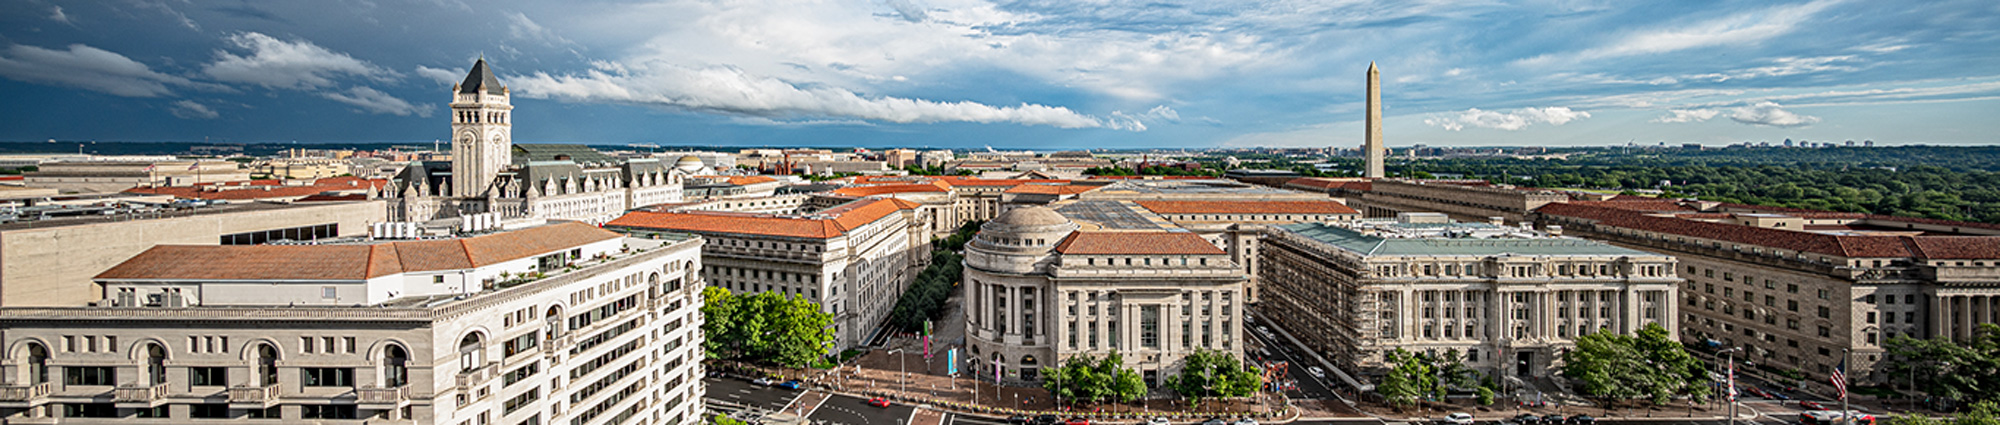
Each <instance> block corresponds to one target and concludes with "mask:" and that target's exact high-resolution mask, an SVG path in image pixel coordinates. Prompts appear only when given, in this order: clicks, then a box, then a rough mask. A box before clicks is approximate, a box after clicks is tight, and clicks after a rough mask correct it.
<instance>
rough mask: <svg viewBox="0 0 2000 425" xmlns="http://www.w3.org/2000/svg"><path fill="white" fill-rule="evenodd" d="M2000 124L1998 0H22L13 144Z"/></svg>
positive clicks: (2, 27)
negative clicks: (1370, 94)
mask: <svg viewBox="0 0 2000 425" xmlns="http://www.w3.org/2000/svg"><path fill="white" fill-rule="evenodd" d="M481 57H484V58H485V59H486V60H488V62H489V63H490V64H491V66H492V67H493V69H494V70H495V71H496V73H497V74H498V75H499V76H500V78H501V81H502V82H504V83H505V84H506V85H507V86H508V87H509V89H510V90H511V92H512V93H513V95H514V106H515V113H514V128H513V134H514V140H515V141H516V142H521V143H549V142H558V143H560V142H569V143H591V144H612V145H616V144H635V145H694V146H717V147H728V146H870V147H881V146H908V147H946V148H980V147H984V146H991V147H995V148H1002V149H1042V150H1055V149H1083V148H1147V147H1159V148H1182V147H1185V148H1201V147H1252V146H1274V147H1326V146H1339V147H1350V146H1359V145H1360V144H1361V141H1362V134H1363V128H1362V127H1363V124H1362V120H1363V117H1364V113H1365V110H1366V107H1365V93H1366V79H1365V76H1366V70H1367V68H1368V65H1369V63H1371V62H1373V63H1375V64H1377V65H1378V66H1379V67H1380V69H1381V72H1382V87H1383V93H1382V99H1383V104H1384V106H1383V116H1384V117H1385V119H1384V124H1383V126H1384V133H1385V141H1386V142H1387V144H1388V145H1389V146H1390V147H1392V148H1394V147H1404V146H1412V145H1417V144H1424V145H1430V146H1579V145H1625V144H1627V143H1638V144H1656V143H1668V144H1680V143H1703V144H1709V145H1723V144H1730V143H1740V142H1744V141H1751V142H1772V143H1778V142H1779V141H1781V140H1784V139H1787V138H1790V139H1798V140H1813V141H1845V140H1856V141H1861V140H1873V141H1876V142H1877V144H1889V145H1894V144H1933V145H1992V144H2000V137H1996V136H1995V135H2000V119H1996V118H2000V2H1995V1H1992V0H1972V1H1955V0H1938V1H1920V2H1919V1H1907V2H1906V1H1864V0H1848V1H1839V0H1813V1H1793V2H1777V1H1699V0H1688V1H1665V2H1662V1H1589V0H1574V1H1571V0H1543V1H1520V2H1498V1H1493V2H1489V1H1478V0H1469V1H1468V0H1454V1H1387V2H1383V1H1367V0H1315V1H1236V0H1200V1H1186V2H1173V1H1116V0H1065V1H1055V0H1022V1H984V0H886V1H878V0H855V1H813V0H663V1H639V0H623V1H598V0H583V1H564V2H547V1H516V0H477V1H475V0H325V1H275V2H274V1H248V0H242V1H191V0H105V1H68V0H62V1H57V0H13V1H7V2H4V3H0V140H12V141H40V140H47V139H61V140H101V141H157V140H174V141H199V140H210V141H224V142H289V141H297V142H300V143H321V142H333V143H337V142H429V141H433V140H436V139H441V138H445V137H447V136H448V134H449V129H450V123H449V115H450V114H449V113H448V106H447V104H448V103H449V102H450V87H451V84H452V83H454V82H457V81H458V80H460V79H462V78H463V77H464V74H465V72H466V70H467V69H468V68H469V67H470V66H471V64H472V63H473V61H474V60H476V59H479V58H481Z"/></svg>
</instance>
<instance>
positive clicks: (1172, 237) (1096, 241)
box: [1056, 232, 1226, 255]
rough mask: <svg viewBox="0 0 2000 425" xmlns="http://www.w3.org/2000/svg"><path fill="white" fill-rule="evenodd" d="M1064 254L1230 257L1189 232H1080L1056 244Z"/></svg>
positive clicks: (1057, 248)
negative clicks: (1222, 255) (1224, 255)
mask: <svg viewBox="0 0 2000 425" xmlns="http://www.w3.org/2000/svg"><path fill="white" fill-rule="evenodd" d="M1056 252H1061V253H1064V254H1086V255H1087V254H1157V255H1221V254H1226V253H1225V252H1223V251H1222V249H1221V248H1216V247H1215V244H1212V243H1209V242H1208V240H1207V239H1202V238H1201V236H1200V235H1196V234H1193V233H1187V232H1076V233H1071V234H1070V235H1069V238H1066V239H1063V241H1062V244H1059V245H1056Z"/></svg>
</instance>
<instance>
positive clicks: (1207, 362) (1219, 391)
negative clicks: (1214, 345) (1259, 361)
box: [1167, 349, 1264, 403]
mask: <svg viewBox="0 0 2000 425" xmlns="http://www.w3.org/2000/svg"><path fill="white" fill-rule="evenodd" d="M1263 386H1264V377H1263V375H1261V374H1259V373H1258V372H1257V369H1256V368H1255V367H1253V366H1249V365H1244V364H1242V363H1241V362H1238V361H1237V360H1236V357H1235V356H1231V355H1229V354H1228V353H1224V352H1221V351H1213V350H1207V349H1197V350H1195V352H1194V353H1191V354H1188V355H1187V357H1184V358H1182V360H1181V371H1180V373H1178V374H1175V375H1173V376H1169V377H1167V388H1170V389H1173V390H1174V392H1175V393H1178V394H1180V395H1181V396H1182V397H1186V398H1187V399H1189V400H1192V401H1194V402H1197V403H1199V402H1201V400H1202V399H1204V398H1208V397H1248V396H1250V395H1252V394H1256V393H1257V390H1258V389H1259V388H1263Z"/></svg>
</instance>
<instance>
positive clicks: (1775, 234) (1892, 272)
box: [1535, 198, 2000, 392]
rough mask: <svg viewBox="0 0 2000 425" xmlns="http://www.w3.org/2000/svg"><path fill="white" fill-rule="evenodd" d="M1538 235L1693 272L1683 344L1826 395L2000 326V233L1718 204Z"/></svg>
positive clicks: (1580, 215) (1543, 216)
mask: <svg viewBox="0 0 2000 425" xmlns="http://www.w3.org/2000/svg"><path fill="white" fill-rule="evenodd" d="M1535 221H1536V222H1537V223H1540V224H1541V225H1543V226H1561V227H1562V228H1563V229H1565V231H1567V232H1570V233H1571V234H1574V235H1578V236H1584V237H1589V238H1593V239H1598V240H1603V241H1607V242H1610V243H1613V244H1617V245H1620V246H1624V247H1629V248H1633V249H1640V250H1645V251H1651V252H1657V253H1661V254H1665V255H1673V256H1675V257H1678V258H1679V259H1680V266H1681V270H1680V275H1681V276H1682V277H1685V278H1687V286H1686V287H1684V288H1683V289H1682V291H1681V299H1680V302H1681V303H1682V304H1681V306H1680V310H1681V312H1682V315H1683V316H1684V317H1683V320H1682V331H1681V335H1682V338H1683V339H1684V340H1686V341H1688V342H1691V343H1698V344H1715V345H1719V346H1725V347H1744V348H1745V351H1746V352H1747V353H1748V358H1749V360H1750V361H1753V362H1756V364H1758V365H1760V366H1764V367H1769V368H1775V369H1784V370H1797V371H1800V372H1802V373H1804V374H1806V375H1807V376H1810V377H1812V378H1811V379H1805V380H1803V381H1805V382H1806V385H1807V386H1809V387H1814V388H1818V389H1821V390H1822V391H1827V392H1830V391H1831V390H1830V387H1829V386H1828V385H1827V384H1826V383H1827V378H1828V377H1829V376H1830V375H1831V373H1832V371H1833V368H1834V367H1835V366H1838V365H1839V364H1840V361H1841V350H1843V349H1846V350H1852V351H1853V353H1854V354H1853V357H1852V359H1851V363H1849V365H1848V369H1847V370H1848V372H1847V373H1848V375H1849V376H1852V377H1854V378H1856V379H1858V380H1868V381H1872V382H1889V380H1890V379H1892V378H1893V379H1895V380H1897V382H1901V380H1903V379H1907V377H1891V376H1888V375H1887V374H1886V373H1882V372H1881V371H1880V368H1881V367H1882V362H1883V361H1884V360H1886V354H1884V348H1883V346H1882V344H1883V343H1884V342H1886V341H1888V340H1889V339H1890V338H1893V337H1897V336H1910V337H1914V338H1952V339H1964V338H1967V337H1970V336H1971V335H1972V331H1973V329H1974V328H1975V327H1976V326H1977V325H1979V324H1984V323H2000V317H1996V316H1995V313H1994V312H1995V311H2000V226H1997V225H1992V224H1985V223H1966V222H1956V221H1946V220H1932V219H1923V218H1911V217H1890V216H1879V215H1869V214H1862V213H1842V212H1831V211H1814V210H1801V209H1790V208H1772V207H1759V206H1751V205H1738V204H1724V203H1716V202H1699V201H1678V200H1661V199H1652V198H1636V199H1634V198H1619V199H1614V200H1611V201H1603V202H1572V203H1565V204H1553V205H1548V206H1544V207H1542V208H1541V209H1539V210H1536V213H1535Z"/></svg>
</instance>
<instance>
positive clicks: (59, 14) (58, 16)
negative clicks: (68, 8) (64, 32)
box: [49, 6, 70, 24]
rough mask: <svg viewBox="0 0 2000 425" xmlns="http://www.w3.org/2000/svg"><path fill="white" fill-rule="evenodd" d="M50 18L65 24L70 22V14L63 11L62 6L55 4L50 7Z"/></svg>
mask: <svg viewBox="0 0 2000 425" xmlns="http://www.w3.org/2000/svg"><path fill="white" fill-rule="evenodd" d="M49 20H51V21H56V22H61V23H65V24H67V23H70V21H69V15H68V14H64V13H63V10H62V6H54V7H51V8H49Z"/></svg>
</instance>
